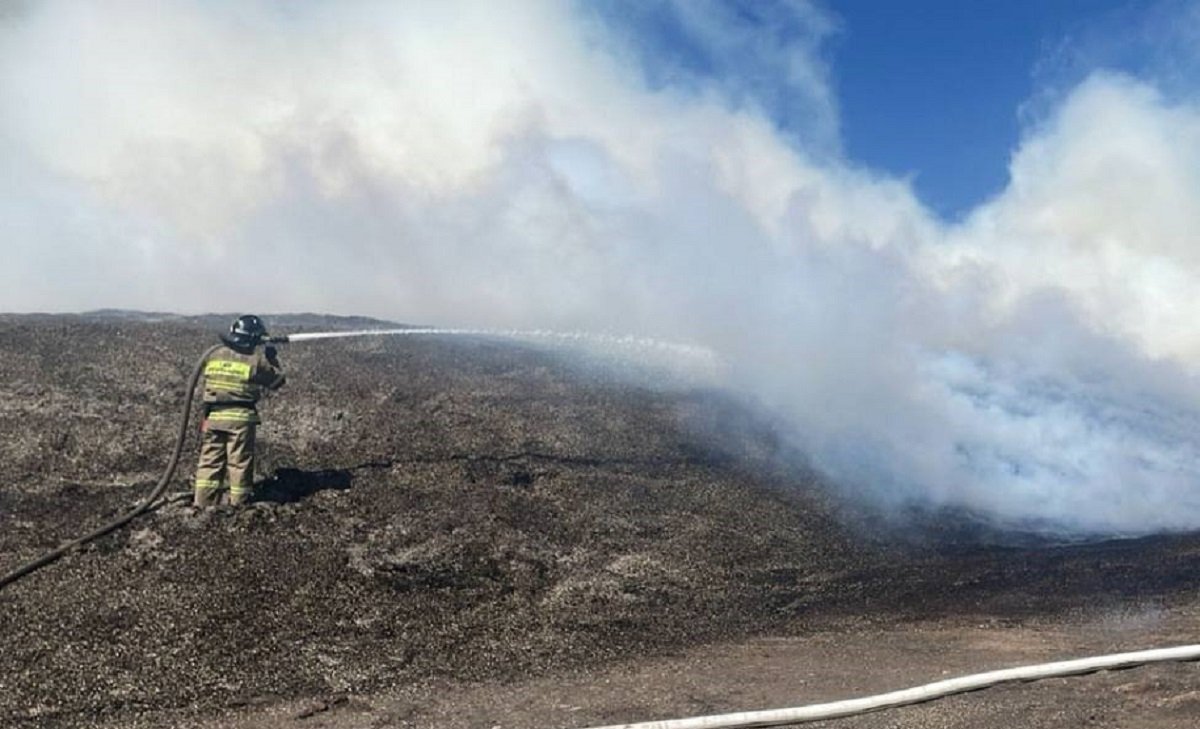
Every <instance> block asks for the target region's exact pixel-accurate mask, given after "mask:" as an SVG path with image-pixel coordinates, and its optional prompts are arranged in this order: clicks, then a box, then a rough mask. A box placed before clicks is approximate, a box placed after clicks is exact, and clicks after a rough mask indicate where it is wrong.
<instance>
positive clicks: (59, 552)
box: [0, 344, 224, 590]
mask: <svg viewBox="0 0 1200 729" xmlns="http://www.w3.org/2000/svg"><path fill="white" fill-rule="evenodd" d="M222 346H224V345H221V344H216V345H213V346H212V347H210V348H209V349H207V350H205V352H204V354H202V355H201V356H200V360H199V361H198V362H197V363H196V368H195V369H194V370H193V371H192V377H191V379H190V380H188V386H187V396H186V397H185V398H184V402H183V412H182V413H181V414H180V417H179V433H178V435H177V436H176V438H175V451H174V452H173V453H172V454H171V460H170V461H169V462H168V463H167V468H166V470H165V471H163V475H162V478H160V479H159V480H158V484H157V485H155V487H154V490H153V491H151V492H150V495H149V496H147V497H146V498H145V499H143V500H142V501H141V502H140V503H139V504H138V505H137V506H135V507H133V509H132V510H131V511H129V512H128V513H126V514H123V515H122V516H120V517H118V518H116V519H113V520H112V521H110V522H108V523H107V524H104V525H103V526H101V527H98V528H96V529H94V530H92V531H90V532H88V533H87V534H84V535H83V536H82V537H79V538H77V539H73V540H71V541H69V542H67V543H65V544H63V545H61V546H59V547H58V548H57V549H55V550H53V551H51V552H47V553H46V554H44V555H42V556H41V557H38V558H37V559H35V560H33V561H32V562H28V563H26V564H23V565H21V566H20V567H18V568H16V569H15V570H13V571H12V572H9V573H8V574H6V575H4V576H3V577H0V590H3V589H4V588H5V587H7V586H9V585H11V584H12V583H14V582H16V581H17V580H19V579H21V578H22V577H25V576H26V575H28V574H30V573H32V572H36V571H37V570H39V569H41V568H42V567H45V566H46V565H48V564H50V563H51V562H53V561H55V560H57V559H58V558H59V557H62V556H63V555H64V554H67V553H68V552H70V551H71V550H73V549H75V548H77V547H79V546H82V545H84V544H87V543H88V542H90V541H92V540H94V539H99V538H100V537H102V536H104V535H105V534H108V533H110V532H114V531H116V530H117V529H120V528H121V527H123V526H125V525H126V524H128V523H129V522H131V521H133V520H134V519H136V518H137V517H139V516H141V515H142V514H144V513H146V511H148V510H149V509H150V507H151V506H153V505H154V503H155V502H156V501H158V499H159V497H161V496H162V495H163V492H164V491H166V490H167V484H169V483H170V481H171V477H172V476H174V475H175V468H176V467H177V466H178V465H179V456H180V455H182V453H183V444H184V441H186V440H187V432H188V421H189V420H190V419H191V416H192V401H193V400H194V399H195V395H196V384H197V383H198V382H199V381H200V375H202V374H203V373H204V363H205V361H207V360H208V356H209V355H210V354H212V353H213V352H215V351H217V350H218V349H220V348H221V347H222Z"/></svg>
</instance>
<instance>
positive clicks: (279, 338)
mask: <svg viewBox="0 0 1200 729" xmlns="http://www.w3.org/2000/svg"><path fill="white" fill-rule="evenodd" d="M289 341H290V340H289V339H288V335H286V334H275V335H273V336H270V337H266V338H265V339H263V343H264V344H286V343H287V342H289Z"/></svg>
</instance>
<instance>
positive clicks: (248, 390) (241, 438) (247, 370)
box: [195, 315, 284, 506]
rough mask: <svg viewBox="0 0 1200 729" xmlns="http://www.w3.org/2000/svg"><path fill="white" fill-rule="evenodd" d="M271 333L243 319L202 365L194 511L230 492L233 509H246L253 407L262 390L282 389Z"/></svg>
mask: <svg viewBox="0 0 1200 729" xmlns="http://www.w3.org/2000/svg"><path fill="white" fill-rule="evenodd" d="M267 336H268V335H267V328H266V325H264V324H263V322H262V319H259V318H258V317H257V316H254V315H246V316H240V317H238V318H237V320H236V321H234V322H233V325H232V326H231V327H230V328H229V333H228V334H222V335H221V343H222V344H224V345H225V346H224V347H222V348H221V349H218V350H217V351H215V352H213V353H212V354H211V355H209V357H208V359H207V361H206V362H205V364H204V420H203V422H202V423H201V426H200V428H201V434H200V463H199V465H198V466H197V467H196V492H195V504H196V506H214V505H216V504H218V503H220V502H221V500H222V499H221V496H222V491H223V490H224V488H225V487H226V485H227V486H228V489H229V503H230V504H244V503H246V502H247V501H248V500H249V499H250V491H251V488H252V487H253V485H254V435H255V430H256V427H257V425H258V423H259V422H260V421H259V418H258V411H257V409H256V408H255V405H256V404H257V403H258V399H259V397H260V396H261V395H262V393H263V390H264V389H265V390H277V389H279V388H280V387H282V386H283V383H284V376H283V369H282V367H280V364H279V357H278V355H277V354H276V351H275V347H273V346H271V345H270V344H266V345H265V346H263V347H262V348H261V349H260V348H259V347H260V345H263V344H264V342H265V340H266V339H267Z"/></svg>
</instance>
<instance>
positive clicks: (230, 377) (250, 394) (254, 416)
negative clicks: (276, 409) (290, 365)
mask: <svg viewBox="0 0 1200 729" xmlns="http://www.w3.org/2000/svg"><path fill="white" fill-rule="evenodd" d="M284 379H285V378H284V375H283V372H282V370H281V369H280V368H279V366H278V365H277V364H272V363H271V362H270V361H268V360H267V356H266V355H265V354H264V353H263V352H262V350H260V349H254V350H250V351H240V350H237V349H234V348H233V347H229V346H225V347H222V348H220V349H218V350H217V351H216V352H213V353H212V354H211V355H209V357H208V361H207V362H205V364H204V406H205V408H204V409H205V417H206V418H207V419H208V420H209V421H210V422H212V423H227V424H230V425H233V424H241V423H258V422H260V421H259V418H258V412H257V411H256V410H255V409H254V406H255V404H256V403H257V402H258V399H259V398H260V397H262V393H263V390H264V389H267V390H275V389H278V388H279V387H281V386H282V385H283V383H284Z"/></svg>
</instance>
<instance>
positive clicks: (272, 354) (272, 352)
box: [263, 344, 279, 367]
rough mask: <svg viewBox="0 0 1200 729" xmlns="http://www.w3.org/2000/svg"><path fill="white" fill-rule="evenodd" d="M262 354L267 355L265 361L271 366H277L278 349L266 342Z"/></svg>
mask: <svg viewBox="0 0 1200 729" xmlns="http://www.w3.org/2000/svg"><path fill="white" fill-rule="evenodd" d="M263 354H265V355H267V361H268V362H270V363H271V364H272V365H273V366H275V367H278V366H279V350H277V349H275V346H274V345H272V344H268V345H267V346H266V347H264V348H263Z"/></svg>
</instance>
